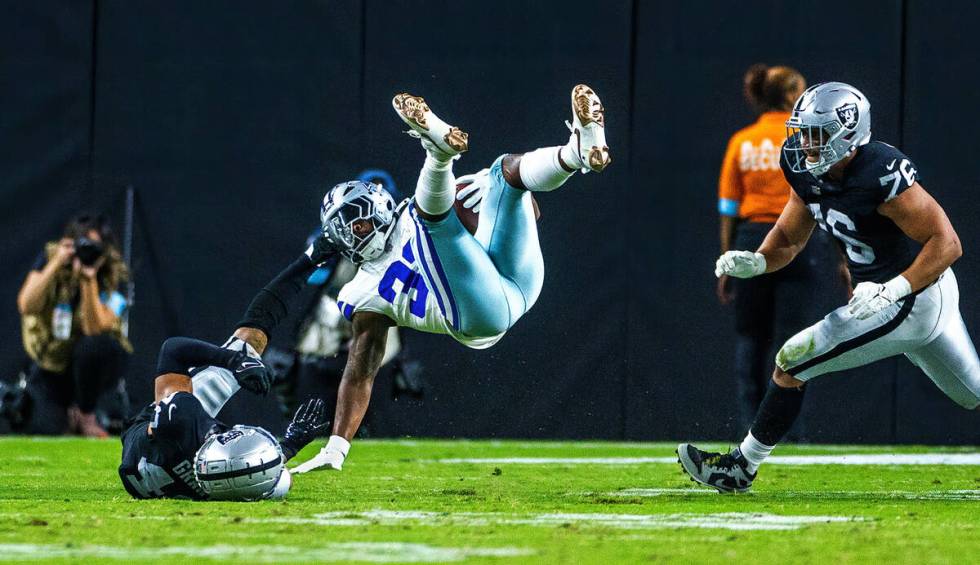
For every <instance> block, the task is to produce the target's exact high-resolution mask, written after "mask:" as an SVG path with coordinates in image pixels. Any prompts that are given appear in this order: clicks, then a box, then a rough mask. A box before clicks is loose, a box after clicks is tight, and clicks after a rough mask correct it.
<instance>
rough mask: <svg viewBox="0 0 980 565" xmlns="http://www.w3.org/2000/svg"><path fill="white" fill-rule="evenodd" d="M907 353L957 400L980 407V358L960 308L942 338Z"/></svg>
mask: <svg viewBox="0 0 980 565" xmlns="http://www.w3.org/2000/svg"><path fill="white" fill-rule="evenodd" d="M905 355H906V357H908V358H909V360H910V361H912V363H914V364H915V365H916V366H918V367H919V368H920V369H922V371H923V372H924V373H925V374H926V375H927V376H928V377H929V378H930V379H931V380H932V382H934V383H936V386H937V387H939V389H940V390H942V391H943V393H945V394H946V396H948V397H949V398H950V399H952V400H953V401H954V402H956V403H957V404H959V405H960V406H962V407H963V408H966V409H968V410H975V409H977V408H978V407H980V359H978V358H977V350H976V348H975V347H974V345H973V340H972V339H970V334H969V332H968V331H967V329H966V324H964V323H963V317H962V316H961V315H960V313H959V311H957V312H956V313H955V316H953V317H952V319H951V320H949V322H948V324H947V325H946V329H945V330H943V333H941V334H940V335H939V337H937V338H936V339H934V340H932V341H931V342H929V343H928V344H927V345H924V346H922V347H920V348H918V349H916V350H914V351H910V352H908V353H906V354H905Z"/></svg>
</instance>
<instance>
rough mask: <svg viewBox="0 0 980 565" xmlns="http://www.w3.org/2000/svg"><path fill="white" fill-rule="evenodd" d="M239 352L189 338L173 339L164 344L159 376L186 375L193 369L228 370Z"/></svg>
mask: <svg viewBox="0 0 980 565" xmlns="http://www.w3.org/2000/svg"><path fill="white" fill-rule="evenodd" d="M237 354H238V352H237V351H233V350H231V349H225V348H223V347H218V346H217V345H212V344H210V343H208V342H206V341H201V340H199V339H192V338H189V337H171V338H168V339H167V341H164V342H163V346H162V347H161V348H160V356H159V357H158V358H157V376H158V377H159V376H160V375H165V374H167V373H177V374H179V375H186V374H187V373H188V371H189V369H190V368H191V367H205V366H208V365H213V366H215V367H225V368H227V367H228V366H229V365H230V364H231V362H232V360H233V359H234V358H235V356H236V355H237Z"/></svg>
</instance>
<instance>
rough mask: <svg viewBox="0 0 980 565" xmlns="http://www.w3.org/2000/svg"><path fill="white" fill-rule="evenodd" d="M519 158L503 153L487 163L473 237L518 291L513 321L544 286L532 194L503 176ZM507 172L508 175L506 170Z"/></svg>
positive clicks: (529, 306)
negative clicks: (484, 189)
mask: <svg viewBox="0 0 980 565" xmlns="http://www.w3.org/2000/svg"><path fill="white" fill-rule="evenodd" d="M519 159H520V157H518V156H515V155H502V156H500V157H498V158H497V160H496V161H494V163H493V165H491V166H490V173H489V177H490V187H489V189H488V190H487V195H486V196H485V197H484V200H483V204H482V208H481V210H480V223H479V225H478V226H477V229H476V240H477V241H478V242H479V243H480V245H481V246H482V247H483V248H484V249H486V251H487V254H488V255H489V256H490V259H491V260H492V261H493V264H494V265H495V266H496V268H497V271H498V272H499V273H500V275H501V276H502V277H504V278H506V279H508V280H509V281H510V282H512V283H513V285H514V286H515V287H516V288H517V289H518V290H519V291H520V295H521V303H520V304H512V307H513V308H514V309H513V311H512V312H511V315H512V317H513V321H514V322H516V321H517V319H518V318H520V317H521V316H522V315H524V313H525V312H527V311H528V310H530V308H531V306H533V305H534V303H535V302H536V301H537V299H538V296H539V295H540V294H541V287H542V286H543V285H544V258H543V257H542V255H541V245H540V243H539V241H538V225H537V221H536V220H535V218H534V205H533V204H532V201H531V194H530V193H529V192H528V191H527V190H521V189H520V188H517V187H516V186H514V185H513V184H512V183H511V182H508V180H507V179H506V178H505V177H507V176H510V177H511V180H514V179H513V171H514V169H513V168H511V167H513V166H514V165H516V163H515V162H516V161H519ZM508 169H509V170H510V171H511V173H510V175H507V174H506V172H507V170H508Z"/></svg>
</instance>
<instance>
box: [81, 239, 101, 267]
mask: <svg viewBox="0 0 980 565" xmlns="http://www.w3.org/2000/svg"><path fill="white" fill-rule="evenodd" d="M103 251H104V248H103V247H102V244H101V243H100V242H98V241H95V240H94V239H89V238H87V237H80V238H78V239H76V240H75V257H78V260H79V261H81V262H82V265H85V266H86V267H91V266H92V265H94V264H95V262H96V261H98V260H99V257H102V252H103Z"/></svg>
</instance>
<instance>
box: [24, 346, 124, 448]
mask: <svg viewBox="0 0 980 565" xmlns="http://www.w3.org/2000/svg"><path fill="white" fill-rule="evenodd" d="M128 359H129V354H128V353H127V352H126V350H125V349H123V347H122V346H121V345H120V344H119V342H118V341H117V340H116V339H115V338H113V337H112V336H110V335H108V334H102V335H96V336H83V337H81V338H79V339H78V341H76V342H75V347H74V349H73V350H72V355H71V363H70V364H69V365H68V369H67V370H66V371H65V372H63V373H54V372H51V371H46V370H44V369H41V368H40V367H37V366H35V367H34V370H33V372H32V374H31V377H30V380H29V382H28V385H27V386H28V392H29V394H30V395H31V400H32V404H33V408H32V414H31V425H30V427H29V428H28V431H29V433H33V434H61V433H64V432H65V430H67V429H68V415H67V411H68V407H69V406H71V405H72V404H74V405H77V406H78V408H79V409H80V410H81V411H82V412H86V413H89V412H93V411H94V410H95V405H96V404H97V403H98V401H99V397H100V396H102V394H103V393H105V392H106V391H108V390H111V389H112V388H113V387H115V386H116V385H117V384H118V383H119V379H120V378H121V377H122V374H123V371H124V370H125V368H126V361H127V360H128Z"/></svg>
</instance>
